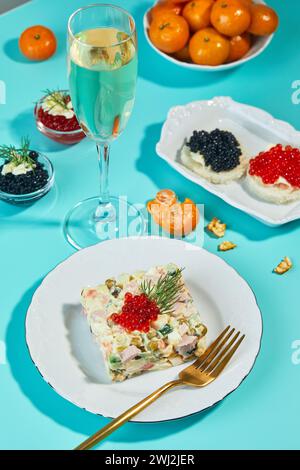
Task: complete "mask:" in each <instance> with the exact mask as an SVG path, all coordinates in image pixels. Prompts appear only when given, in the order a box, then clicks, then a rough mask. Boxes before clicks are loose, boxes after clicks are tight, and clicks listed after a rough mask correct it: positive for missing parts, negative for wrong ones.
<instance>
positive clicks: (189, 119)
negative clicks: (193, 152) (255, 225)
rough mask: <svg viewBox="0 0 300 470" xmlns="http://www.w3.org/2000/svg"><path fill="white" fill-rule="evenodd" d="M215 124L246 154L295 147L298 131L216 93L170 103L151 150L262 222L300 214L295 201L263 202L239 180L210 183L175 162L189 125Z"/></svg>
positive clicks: (298, 144) (286, 219) (299, 138)
mask: <svg viewBox="0 0 300 470" xmlns="http://www.w3.org/2000/svg"><path fill="white" fill-rule="evenodd" d="M215 128H219V129H222V130H228V131H230V132H232V133H233V134H234V135H235V136H236V138H237V139H238V141H239V142H240V144H241V147H242V151H243V153H244V155H245V156H246V158H251V157H254V156H256V155H257V154H258V153H259V152H261V151H263V150H267V149H268V148H270V147H271V146H273V145H275V144H278V143H280V144H282V145H292V146H294V147H300V132H299V131H297V130H296V129H295V128H293V127H292V126H291V125H290V124H288V123H286V122H283V121H279V120H277V119H274V118H273V117H272V116H271V115H270V114H268V113H266V112H265V111H263V110H261V109H258V108H255V107H253V106H248V105H245V104H240V103H237V102H236V101H233V100H232V99H231V98H229V97H216V98H213V99H212V100H208V101H194V102H192V103H189V104H187V105H185V106H176V107H174V108H171V110H170V111H169V113H168V117H167V120H166V121H165V123H164V125H163V127H162V132H161V137H160V141H159V142H158V144H157V145H156V151H157V153H158V155H159V156H160V157H161V158H163V159H164V160H166V161H167V162H168V163H169V165H171V166H172V167H173V168H175V169H176V170H177V171H178V172H179V173H181V174H182V175H183V176H185V177H186V178H188V179H189V180H191V181H193V182H194V183H196V184H199V185H200V186H202V187H203V188H204V189H206V190H207V191H209V192H211V193H213V194H215V195H217V196H219V197H220V198H221V199H223V200H224V201H226V202H227V203H228V204H231V205H232V206H234V207H237V208H238V209H240V210H242V211H244V212H246V213H247V214H249V215H251V216H253V217H255V218H256V219H258V220H260V221H261V222H263V223H265V224H267V225H270V226H278V225H282V224H285V223H287V222H290V221H292V220H296V219H299V218H300V202H298V201H297V202H294V203H291V204H282V205H277V204H272V203H269V202H265V201H262V200H260V199H258V198H256V197H255V196H254V195H253V194H251V193H250V192H249V191H248V190H247V188H246V185H245V181H244V179H241V180H240V181H235V182H232V183H229V184H226V185H217V184H213V183H210V182H209V181H207V180H205V179H204V178H202V177H201V176H199V175H197V174H196V173H194V172H193V171H191V170H189V169H188V168H186V167H185V166H184V165H183V164H182V163H181V162H180V152H181V148H182V145H183V142H184V141H185V139H189V138H190V136H191V135H192V132H193V130H195V129H196V130H202V129H203V130H207V131H211V130H213V129H215Z"/></svg>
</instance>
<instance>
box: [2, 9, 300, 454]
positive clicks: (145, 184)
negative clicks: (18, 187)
mask: <svg viewBox="0 0 300 470" xmlns="http://www.w3.org/2000/svg"><path fill="white" fill-rule="evenodd" d="M87 3H88V2H85V1H84V0H72V1H71V0H51V2H50V1H46V0H35V1H32V2H30V3H28V4H25V5H24V6H22V7H20V8H17V9H15V10H12V11H11V12H9V13H7V14H4V15H2V16H0V38H1V39H0V79H1V80H4V81H5V83H6V87H7V103H6V105H0V129H1V132H0V141H1V143H7V144H8V143H12V144H18V142H19V140H20V137H21V136H22V135H26V134H29V135H30V136H31V140H32V146H33V147H34V148H37V149H38V150H40V151H44V152H45V153H47V155H48V156H49V157H50V158H51V160H52V161H53V163H54V165H55V170H56V184H55V188H54V189H53V190H52V191H51V192H50V193H49V194H48V195H47V196H46V197H45V198H43V199H42V200H40V201H38V202H36V203H35V204H34V205H32V206H31V207H23V208H18V207H14V206H10V205H7V204H5V203H0V243H1V254H0V279H1V282H0V340H1V341H4V342H5V344H6V348H7V362H6V364H2V365H0V410H1V411H0V416H1V418H0V447H1V448H3V449H71V448H73V447H74V446H75V445H77V444H78V443H79V442H80V441H81V440H82V439H84V438H86V436H87V435H89V434H91V433H93V432H94V431H96V430H97V429H98V428H99V427H101V426H103V425H104V424H106V423H107V422H108V420H107V419H104V418H102V417H98V416H93V415H92V414H89V413H87V412H86V411H83V410H81V409H79V408H76V407H75V406H74V405H72V404H70V403H68V402H67V401H65V400H64V399H62V398H61V397H59V396H58V395H57V394H56V393H55V392H54V391H53V390H52V389H51V387H49V386H48V385H47V384H46V383H45V382H44V381H43V380H42V378H41V377H40V375H39V373H38V371H37V370H36V369H35V367H34V365H33V364H32V362H31V360H30V358H29V355H28V352H27V349H26V345H25V340H24V319H25V314H26V310H27V307H28V305H29V302H30V299H31V296H32V294H33V292H34V290H35V289H36V287H37V286H38V285H39V283H40V282H41V279H42V278H43V277H44V276H45V275H46V274H47V273H48V272H49V271H50V270H51V269H52V268H53V267H54V266H55V265H57V263H59V262H60V261H62V260H63V259H65V258H67V257H68V256H69V255H70V254H72V253H73V249H72V248H71V247H70V246H69V245H68V244H67V243H66V241H65V239H64V237H63V234H62V220H63V217H64V215H65V213H66V212H67V210H68V209H69V208H70V207H71V206H72V205H73V204H75V203H76V202H78V201H79V200H81V199H83V198H86V197H89V196H91V195H95V194H96V193H97V189H98V185H97V162H96V153H95V149H94V147H93V144H92V143H91V142H89V141H88V140H87V139H86V140H85V141H83V142H82V143H80V144H79V145H77V146H75V147H61V146H59V145H58V144H55V143H52V142H51V141H49V140H47V139H46V138H44V137H43V136H42V135H40V134H39V133H38V132H37V130H36V129H35V123H34V120H33V114H32V113H33V106H34V105H33V103H34V102H35V101H36V100H37V99H38V98H39V97H40V96H41V93H42V90H43V89H45V88H53V87H57V86H59V87H61V88H64V87H66V86H67V79H66V58H65V55H66V51H65V36H66V22H67V18H68V16H69V14H70V13H71V12H72V11H73V10H75V9H76V8H77V7H79V6H82V5H84V4H87ZM116 3H118V4H119V5H122V6H124V7H125V8H127V9H129V10H130V11H131V12H132V13H133V14H134V16H135V18H136V20H137V25H138V29H139V46H140V50H139V54H140V71H139V82H138V89H137V100H136V106H135V109H134V113H133V115H132V118H131V120H130V122H129V125H128V127H127V129H126V132H125V133H124V134H123V135H122V136H121V137H120V139H119V140H118V141H117V142H116V143H115V144H114V145H113V148H112V159H111V191H112V193H115V194H118V193H119V194H127V195H128V198H129V200H131V201H134V202H144V201H146V200H147V199H149V198H151V197H152V196H153V195H154V194H155V192H156V191H157V189H159V188H164V187H171V188H172V189H174V190H175V191H176V192H177V193H178V194H179V195H180V196H181V197H185V196H188V197H191V198H192V199H194V200H196V201H197V202H199V203H203V204H204V205H205V216H206V219H207V220H208V219H210V218H211V217H212V216H219V217H221V218H222V219H223V220H224V221H226V222H227V223H228V225H229V230H228V234H227V235H228V236H227V238H228V239H232V240H233V241H235V242H236V243H237V245H238V248H237V249H236V250H234V251H232V252H228V253H225V254H223V255H220V256H222V257H224V258H225V259H226V260H227V261H228V262H229V263H230V264H231V265H232V266H234V267H235V268H236V269H237V270H238V272H239V273H240V274H241V275H242V276H243V277H245V279H246V280H247V281H248V282H249V284H250V285H251V287H252V288H253V290H254V292H255V294H256V296H257V299H258V303H259V305H260V307H261V310H262V314H263V320H264V335H263V341H262V349H261V352H260V355H259V357H258V359H257V362H256V364H255V367H254V369H253V371H252V373H251V374H250V375H249V377H248V378H247V379H246V380H245V381H244V382H243V384H242V385H241V387H240V388H239V389H238V390H237V391H236V392H234V393H233V394H231V395H230V396H229V397H228V398H226V399H225V400H224V401H223V402H222V403H221V404H219V405H217V406H215V407H214V408H213V409H211V410H209V411H207V412H204V413H202V414H198V415H195V416H192V417H189V418H185V419H182V420H178V421H173V422H169V423H158V424H138V423H130V424H127V425H126V426H124V427H123V428H122V429H120V430H119V431H118V432H116V433H115V434H113V435H112V436H111V437H110V438H109V439H107V440H106V441H105V442H103V443H102V444H101V446H99V448H102V449H137V448H141V449H192V448H194V449H232V448H233V449H240V448H244V449H261V448H272V449H275V448H283V449H295V448H299V424H300V414H299V411H300V400H299V393H300V365H298V366H297V365H294V364H293V363H292V359H291V356H292V352H293V350H292V342H293V341H295V340H297V339H300V327H299V323H300V311H299V279H300V277H299V272H300V267H299V266H300V249H299V246H300V244H299V235H300V224H299V222H298V221H296V222H293V223H290V224H288V225H286V226H283V227H280V228H276V229H274V228H269V227H267V226H264V225H262V224H261V223H260V222H258V221H256V220H254V219H252V218H251V217H249V216H247V215H245V214H243V213H242V212H240V211H239V210H237V209H234V208H232V207H230V206H229V205H227V204H226V203H225V202H223V201H221V200H220V199H218V198H217V197H215V196H213V195H211V194H209V193H208V192H206V191H204V190H203V189H201V188H200V187H198V186H197V185H195V184H193V183H191V182H189V181H187V180H186V179H184V178H183V177H182V176H180V175H179V174H177V173H176V172H175V171H174V170H172V169H171V168H169V167H168V166H167V164H166V163H165V162H163V161H162V160H160V159H159V158H158V157H157V156H156V154H155V143H156V142H157V140H158V138H159V135H160V129H161V125H162V123H163V121H164V119H165V117H166V114H167V112H168V109H169V108H170V107H171V106H174V105H177V104H184V103H187V102H189V101H192V100H198V99H208V98H212V97H213V96H215V95H229V96H231V97H232V98H234V99H236V100H238V101H241V102H244V103H248V104H251V105H254V106H258V107H261V108H263V109H265V110H267V111H269V112H270V113H271V114H273V115H274V116H275V117H277V118H280V119H283V120H286V121H288V122H290V123H291V124H292V125H294V126H295V127H298V128H300V124H299V121H300V109H299V106H297V105H295V104H293V103H292V99H291V96H292V92H293V90H292V82H293V81H294V80H296V79H300V52H299V18H300V2H299V1H298V0H286V1H282V0H270V1H269V3H270V5H272V6H273V7H275V8H276V10H277V11H278V13H279V16H280V20H281V24H280V28H279V31H278V32H277V34H276V36H275V38H274V40H273V42H272V44H271V45H270V47H269V48H268V49H267V50H266V51H265V52H264V53H263V54H262V55H261V56H260V57H259V58H257V59H255V60H253V61H252V62H249V63H247V64H246V65H244V66H242V67H240V68H236V69H234V70H232V71H229V72H222V73H211V74H209V73H207V74H206V73H199V72H193V71H188V70H185V69H182V68H179V67H177V66H176V65H173V64H171V63H169V62H167V61H165V60H163V59H162V58H161V57H159V56H158V55H157V54H156V53H155V52H154V51H153V50H152V49H150V47H149V46H148V44H147V43H146V41H145V38H144V37H143V31H142V16H143V12H144V10H145V9H146V8H147V7H148V5H149V4H150V2H148V1H141V0H127V1H118V2H117V1H116ZM39 23H41V24H44V25H46V26H48V27H50V28H52V29H53V30H54V32H55V34H56V35H57V37H58V41H59V47H58V51H57V53H56V55H55V56H54V57H52V58H51V59H50V60H48V61H46V62H41V63H29V62H27V61H26V60H25V59H23V58H22V57H21V55H20V54H19V52H18V48H17V38H18V36H19V35H20V33H21V32H22V31H23V30H24V29H25V28H26V27H28V26H31V25H33V24H39ZM205 247H206V248H207V249H208V250H209V251H211V252H213V253H215V252H216V251H217V241H216V240H213V239H212V238H210V237H208V236H207V235H206V236H205ZM285 255H288V256H290V257H291V258H292V259H293V261H294V265H295V267H294V269H293V270H292V271H290V272H289V273H288V274H287V275H286V276H283V277H280V276H276V275H275V274H272V269H273V267H274V266H275V265H276V264H277V262H278V261H279V260H280V259H281V258H282V257H283V256H285ZM232 295H234V292H233V293H232ZM199 400H201V393H200V394H199Z"/></svg>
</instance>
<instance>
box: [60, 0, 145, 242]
mask: <svg viewBox="0 0 300 470" xmlns="http://www.w3.org/2000/svg"><path fill="white" fill-rule="evenodd" d="M68 76H69V84H70V94H71V99H72V104H73V107H74V111H75V114H76V117H77V119H78V121H79V123H80V125H81V127H82V129H83V130H84V132H85V134H86V135H87V136H88V137H89V138H90V139H92V140H93V141H94V142H95V144H96V147H97V151H98V160H99V168H100V192H99V195H98V196H97V197H92V198H89V199H86V200H85V201H81V202H79V203H78V204H76V206H75V207H74V208H73V209H71V211H70V212H69V213H68V214H67V217H66V219H65V224H64V232H65V235H66V237H67V239H68V241H69V242H70V243H71V244H72V245H73V246H74V247H76V248H77V249H80V248H83V247H85V246H89V245H93V244H95V243H97V242H99V241H102V240H105V239H107V238H114V237H115V236H122V235H128V234H134V235H141V234H142V233H143V230H144V220H143V216H142V214H141V213H140V212H139V210H138V209H137V208H136V207H135V206H133V205H131V204H129V203H128V202H127V201H126V199H124V198H119V197H113V196H110V194H109V188H108V167H109V150H110V143H111V142H113V140H115V139H116V138H117V137H118V136H119V135H120V134H121V133H122V132H123V131H124V129H125V127H126V124H127V122H128V119H129V117H130V115H131V112H132V108H133V105H134V99H135V89H136V81H137V42H136V31H135V23H134V20H133V18H132V16H131V15H130V14H129V13H128V12H126V11H125V10H123V9H122V8H119V7H117V6H113V5H104V4H95V5H90V6H87V7H83V8H80V9H79V10H77V11H76V12H75V13H73V15H71V17H70V19H69V22H68ZM130 224H131V226H132V227H134V233H130V229H129V226H130ZM124 227H126V233H123V232H124ZM121 231H122V233H121Z"/></svg>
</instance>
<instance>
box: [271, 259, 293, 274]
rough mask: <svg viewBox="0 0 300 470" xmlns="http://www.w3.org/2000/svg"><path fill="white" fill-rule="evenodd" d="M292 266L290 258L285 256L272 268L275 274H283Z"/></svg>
mask: <svg viewBox="0 0 300 470" xmlns="http://www.w3.org/2000/svg"><path fill="white" fill-rule="evenodd" d="M292 267H293V263H292V261H291V260H290V258H288V257H287V256H286V257H285V258H283V260H282V261H281V262H280V263H279V264H278V266H276V268H275V269H274V273H276V274H284V273H286V272H287V271H289V270H290V269H291V268H292Z"/></svg>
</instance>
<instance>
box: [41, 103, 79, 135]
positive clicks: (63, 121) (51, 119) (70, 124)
mask: <svg viewBox="0 0 300 470" xmlns="http://www.w3.org/2000/svg"><path fill="white" fill-rule="evenodd" d="M37 114H38V119H39V121H41V122H42V123H43V124H44V126H46V127H48V128H49V129H53V130H54V131H59V132H70V131H77V130H78V129H80V125H79V123H78V121H77V118H76V116H75V114H74V116H73V117H72V118H70V119H67V118H66V117H65V116H63V115H61V116H59V115H58V116H53V115H52V114H49V113H48V111H44V110H43V108H42V107H40V108H39V109H38V112H37Z"/></svg>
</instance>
